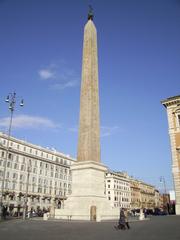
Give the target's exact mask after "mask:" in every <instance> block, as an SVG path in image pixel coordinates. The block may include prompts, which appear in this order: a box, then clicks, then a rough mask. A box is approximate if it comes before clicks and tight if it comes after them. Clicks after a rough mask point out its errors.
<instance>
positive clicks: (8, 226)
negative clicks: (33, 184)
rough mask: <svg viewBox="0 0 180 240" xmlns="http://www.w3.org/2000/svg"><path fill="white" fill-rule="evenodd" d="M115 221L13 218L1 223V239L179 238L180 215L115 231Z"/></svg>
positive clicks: (106, 239) (104, 239) (158, 217)
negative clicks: (24, 219)
mask: <svg viewBox="0 0 180 240" xmlns="http://www.w3.org/2000/svg"><path fill="white" fill-rule="evenodd" d="M114 225H115V223H114V222H102V223H95V222H80V221H79V222H73V221H70V222H64V221H53V220H51V221H43V220H39V219H37V220H35V219H33V220H26V221H23V220H19V219H18V220H12V221H6V222H1V223H0V239H1V240H117V239H121V240H156V239H157V240H161V239H162V240H179V239H180V216H157V217H152V218H151V219H150V220H149V221H135V222H131V223H130V226H131V229H130V230H116V229H115V228H114Z"/></svg>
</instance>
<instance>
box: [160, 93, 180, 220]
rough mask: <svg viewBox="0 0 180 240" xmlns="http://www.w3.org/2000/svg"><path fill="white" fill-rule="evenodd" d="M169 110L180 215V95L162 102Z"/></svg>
mask: <svg viewBox="0 0 180 240" xmlns="http://www.w3.org/2000/svg"><path fill="white" fill-rule="evenodd" d="M161 103H162V104H163V105H164V107H165V108H166V110H167V117H168V125H169V136H170V142H171V153H172V173H173V179H174V187H175V196H176V214H178V215H180V95H179V96H175V97H170V98H167V99H165V100H163V101H162V102H161Z"/></svg>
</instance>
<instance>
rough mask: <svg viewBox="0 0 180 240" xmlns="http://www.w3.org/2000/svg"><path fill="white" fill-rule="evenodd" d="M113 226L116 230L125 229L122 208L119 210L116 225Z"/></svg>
mask: <svg viewBox="0 0 180 240" xmlns="http://www.w3.org/2000/svg"><path fill="white" fill-rule="evenodd" d="M114 227H115V229H116V230H118V229H122V230H125V229H126V221H125V214H124V208H121V210H120V215H119V222H118V226H114Z"/></svg>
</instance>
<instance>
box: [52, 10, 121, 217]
mask: <svg viewBox="0 0 180 240" xmlns="http://www.w3.org/2000/svg"><path fill="white" fill-rule="evenodd" d="M99 128H100V126H99V92H98V59H97V34H96V28H95V25H94V23H93V14H92V12H91V11H90V12H89V14H88V22H87V23H86V25H85V28H84V44H83V59H82V82H81V97H80V124H79V141H78V155H77V162H76V163H74V164H73V165H72V166H71V172H72V193H71V195H70V196H68V199H67V200H66V202H65V207H64V209H56V210H55V218H56V219H67V218H69V217H71V219H73V220H95V221H101V220H102V219H117V218H118V215H119V213H118V211H117V209H116V210H114V209H112V208H111V207H110V203H109V202H108V200H107V198H106V195H105V173H106V172H107V167H105V166H104V165H103V164H102V163H101V162H100V131H99Z"/></svg>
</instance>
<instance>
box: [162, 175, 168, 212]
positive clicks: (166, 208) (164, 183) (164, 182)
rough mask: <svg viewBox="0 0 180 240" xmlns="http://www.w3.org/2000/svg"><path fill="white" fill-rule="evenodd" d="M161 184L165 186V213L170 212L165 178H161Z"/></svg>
mask: <svg viewBox="0 0 180 240" xmlns="http://www.w3.org/2000/svg"><path fill="white" fill-rule="evenodd" d="M160 182H161V183H163V185H164V194H163V207H164V209H165V211H167V212H168V200H167V191H166V181H165V178H164V177H163V176H161V177H160Z"/></svg>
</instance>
